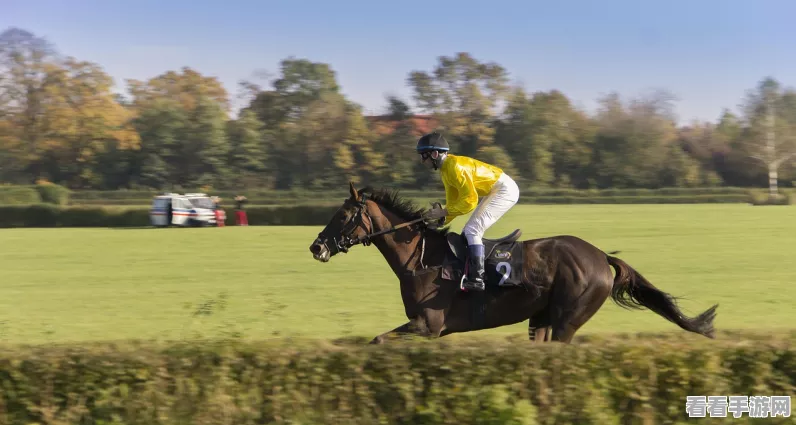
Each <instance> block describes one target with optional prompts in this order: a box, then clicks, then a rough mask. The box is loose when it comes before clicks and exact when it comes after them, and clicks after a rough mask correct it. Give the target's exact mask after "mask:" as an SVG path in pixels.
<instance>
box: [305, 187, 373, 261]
mask: <svg viewBox="0 0 796 425" xmlns="http://www.w3.org/2000/svg"><path fill="white" fill-rule="evenodd" d="M350 186H351V197H350V198H348V199H346V200H345V202H343V205H342V206H340V208H339V209H338V210H337V212H336V213H335V214H334V216H332V219H331V220H329V223H328V224H326V227H324V229H323V230H322V231H321V233H319V234H318V238H317V239H315V241H314V242H312V245H310V252H312V257H313V258H315V259H316V260H318V261H321V262H324V263H325V262H327V261H329V259H331V258H332V257H334V256H335V255H337V254H338V253H340V252H348V249H349V248H351V247H352V246H354V245H356V244H358V243H362V242H364V243H366V244H367V243H368V242H369V241H368V239H367V236H368V234H369V232H371V231H373V230H374V229H373V228H372V227H373V219H372V218H371V216H370V214H369V213H368V208H367V204H366V199H365V197H364V196H362V195H361V194H360V193H359V192H357V190H356V188H355V187H354V184H353V183H350ZM366 217H367V218H366Z"/></svg>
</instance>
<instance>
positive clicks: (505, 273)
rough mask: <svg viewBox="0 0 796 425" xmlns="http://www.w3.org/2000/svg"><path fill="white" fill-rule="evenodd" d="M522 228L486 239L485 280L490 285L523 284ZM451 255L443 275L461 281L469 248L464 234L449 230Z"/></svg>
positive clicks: (449, 251) (507, 285)
mask: <svg viewBox="0 0 796 425" xmlns="http://www.w3.org/2000/svg"><path fill="white" fill-rule="evenodd" d="M520 236H522V231H521V230H520V229H516V230H514V231H513V232H511V233H510V234H508V235H506V236H504V237H502V238H498V239H487V238H483V239H482V240H483V242H484V273H485V276H484V278H485V279H484V283H486V286H487V288H489V287H513V286H522V284H523V283H522V278H523V257H524V256H523V244H522V242H519V238H520ZM447 239H448V255H447V256H446V259H445V265H444V266H443V269H442V278H443V279H447V280H459V283H460V285H461V282H462V281H463V279H464V276H466V274H467V267H468V257H469V255H470V254H469V250H468V244H467V238H466V237H464V235H462V234H459V233H456V232H449V233H448V234H447Z"/></svg>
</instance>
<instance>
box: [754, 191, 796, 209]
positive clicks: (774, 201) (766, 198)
mask: <svg viewBox="0 0 796 425" xmlns="http://www.w3.org/2000/svg"><path fill="white" fill-rule="evenodd" d="M750 198H751V200H750V203H751V204H752V205H756V206H762V205H790V204H791V196H790V194H789V193H787V192H779V193H778V196H771V194H770V193H768V192H766V193H752V194H750Z"/></svg>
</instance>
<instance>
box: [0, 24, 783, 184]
mask: <svg viewBox="0 0 796 425" xmlns="http://www.w3.org/2000/svg"><path fill="white" fill-rule="evenodd" d="M273 74H274V75H273V78H271V79H269V80H267V81H260V82H255V81H242V82H241V83H240V86H239V93H237V95H238V98H239V99H245V101H244V104H243V105H242V107H241V108H239V110H233V108H232V104H233V99H232V97H233V96H232V94H230V93H229V92H228V91H227V88H225V87H224V85H223V84H221V82H220V81H219V80H218V78H217V77H215V76H211V75H204V74H202V72H200V71H199V70H196V69H193V68H190V67H183V68H181V69H178V70H166V71H164V72H162V73H160V74H159V75H155V76H152V77H151V78H149V79H146V80H141V81H139V80H128V81H126V84H125V86H124V87H116V86H115V85H114V81H113V79H112V78H111V77H110V76H109V75H107V74H106V73H105V72H104V71H103V69H102V67H101V66H100V65H99V64H95V63H91V62H86V61H82V60H80V59H78V58H72V57H69V56H65V55H62V54H61V53H60V52H58V50H57V49H56V48H55V46H54V45H53V44H51V43H50V42H49V41H47V40H45V39H43V38H41V37H38V36H36V35H34V34H33V33H31V32H29V31H26V30H23V29H19V28H9V29H6V30H5V31H3V32H2V33H0V182H2V183H15V184H28V183H32V182H36V181H40V180H48V181H52V182H57V183H60V184H63V185H65V186H68V187H70V188H76V189H88V188H92V189H119V188H154V189H161V190H162V189H167V190H180V189H197V188H207V187H212V188H235V189H245V188H258V189H300V190H328V189H339V188H340V187H343V186H344V185H345V184H346V183H347V182H348V181H353V182H356V183H357V184H360V185H366V184H367V185H378V186H386V187H394V188H431V189H439V188H440V186H439V179H436V178H435V176H434V175H433V173H429V172H428V170H427V169H424V168H423V167H422V166H421V165H420V163H419V161H418V158H417V155H416V154H415V153H414V145H415V143H416V140H417V138H418V137H420V135H422V133H423V132H426V131H432V130H438V131H442V132H443V133H444V134H445V135H446V137H447V139H448V140H449V141H450V143H451V146H452V148H453V151H454V152H455V153H458V154H461V155H469V156H473V157H475V158H478V159H481V160H484V161H488V162H490V163H493V164H495V165H498V166H499V167H501V168H503V169H504V170H505V171H506V172H508V173H509V174H510V175H512V176H513V177H514V178H515V179H516V180H517V181H518V182H519V183H520V185H521V187H523V188H543V187H549V188H579V189H588V188H660V187H671V186H679V187H703V186H717V185H732V186H765V185H769V186H770V187H771V193H772V194H774V193H776V191H777V188H778V187H780V186H792V185H793V180H794V166H793V159H794V157H796V94H794V93H796V92H795V91H794V90H793V89H790V88H787V87H785V86H783V85H782V84H781V83H780V82H778V81H776V80H774V79H771V78H764V79H762V80H761V81H760V82H759V84H758V85H757V86H756V87H755V88H753V89H752V90H750V91H749V92H748V93H747V94H746V97H745V98H744V99H743V106H742V108H741V110H740V111H738V112H737V113H733V112H731V111H730V110H723V111H717V119H716V121H715V122H698V121H693V122H689V123H687V124H685V125H679V124H678V123H677V118H676V116H675V114H674V112H673V111H674V102H675V99H674V98H673V97H672V96H671V95H669V94H668V93H667V92H666V91H654V92H650V93H646V94H642V95H640V96H635V97H633V96H626V95H620V94H618V93H610V88H606V92H609V94H607V95H605V96H603V97H602V98H600V99H599V106H598V108H597V110H596V111H593V112H591V113H587V112H586V111H584V110H582V109H579V108H577V107H576V106H575V103H574V102H573V101H572V100H571V99H569V98H568V97H567V96H566V94H565V93H563V92H561V91H559V90H555V89H551V90H539V91H534V92H530V91H528V90H527V89H526V88H524V87H522V86H519V85H513V84H511V83H510V74H509V71H508V70H507V69H505V68H503V67H502V66H501V65H499V64H497V63H495V62H490V61H486V60H483V59H481V58H476V57H474V56H472V55H471V54H469V53H466V52H456V53H454V54H452V55H448V56H445V55H442V56H438V57H436V63H435V64H434V66H433V67H432V68H431V69H428V70H410V71H408V72H407V75H406V80H405V81H404V83H405V84H407V85H408V86H409V88H410V89H411V102H410V101H409V100H405V99H401V98H399V97H396V96H388V97H387V98H386V102H385V103H386V105H385V108H384V109H383V113H381V114H379V115H377V116H366V115H365V114H364V112H363V107H362V106H361V105H358V104H356V103H355V102H353V101H352V100H350V99H348V98H346V96H345V95H344V94H343V92H342V90H341V87H340V84H339V82H338V75H337V72H336V71H335V70H334V68H333V66H332V65H331V64H327V63H322V62H316V61H313V60H310V59H307V58H296V57H288V58H285V59H284V60H282V61H281V62H280V63H279V66H278V69H277V70H276V72H275V73H273ZM385 84H389V83H385ZM120 89H123V90H120ZM119 91H123V92H124V93H121V94H119V93H117V92H119Z"/></svg>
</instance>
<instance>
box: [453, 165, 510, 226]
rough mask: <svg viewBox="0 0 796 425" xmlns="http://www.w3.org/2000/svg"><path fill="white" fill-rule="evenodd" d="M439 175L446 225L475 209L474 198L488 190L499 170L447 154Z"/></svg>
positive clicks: (490, 188) (500, 171)
mask: <svg viewBox="0 0 796 425" xmlns="http://www.w3.org/2000/svg"><path fill="white" fill-rule="evenodd" d="M440 174H442V184H443V185H444V186H445V203H446V205H445V208H446V209H447V210H448V215H447V216H446V217H445V224H449V223H450V222H451V221H453V219H455V218H456V217H458V216H460V215H464V214H467V213H469V212H471V211H472V210H474V209H475V207H476V206H478V197H479V196H485V195H487V194H488V193H489V191H490V190H492V186H494V184H495V182H497V180H498V178H499V177H500V175H501V174H503V170H501V169H500V168H498V167H495V166H492V165H489V164H486V163H483V162H481V161H478V160H476V159H473V158H468V157H465V156H456V155H452V154H448V156H447V158H445V161H444V162H443V163H442V168H441V169H440Z"/></svg>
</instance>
